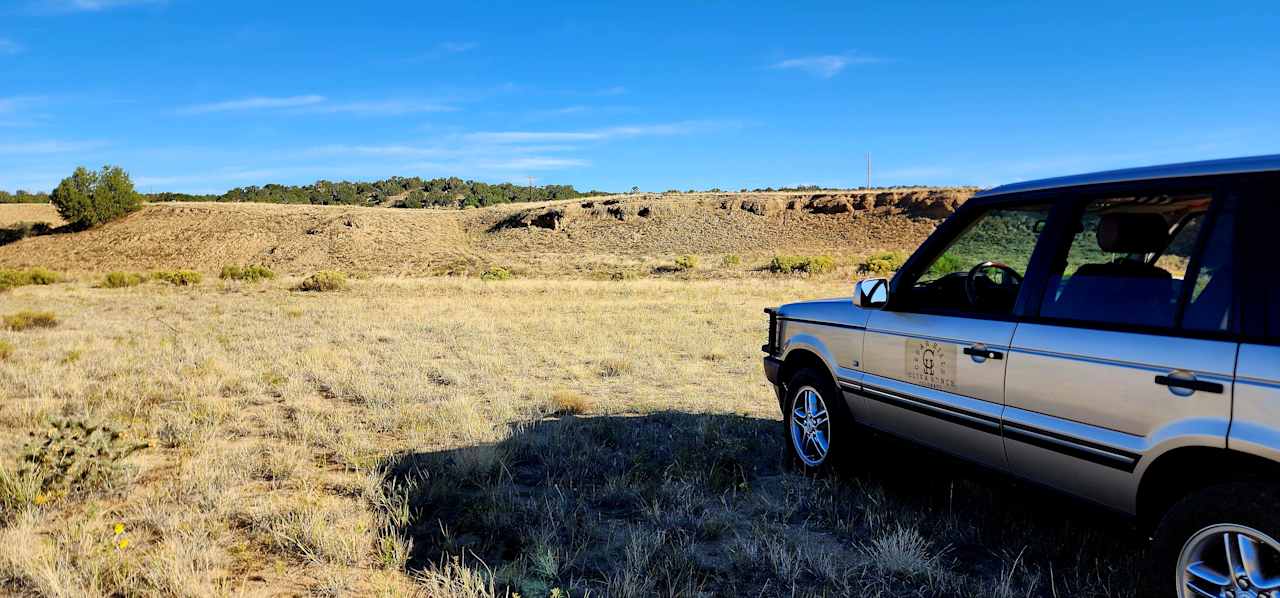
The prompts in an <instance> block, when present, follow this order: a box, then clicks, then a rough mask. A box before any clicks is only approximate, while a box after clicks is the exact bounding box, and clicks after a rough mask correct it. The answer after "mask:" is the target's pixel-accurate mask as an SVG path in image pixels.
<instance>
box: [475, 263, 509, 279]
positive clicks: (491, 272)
mask: <svg viewBox="0 0 1280 598" xmlns="http://www.w3.org/2000/svg"><path fill="white" fill-rule="evenodd" d="M511 276H512V274H511V271H510V270H508V269H506V268H503V267H502V266H493V267H492V268H489V269H488V270H485V271H484V272H483V273H482V274H480V280H510V279H511Z"/></svg>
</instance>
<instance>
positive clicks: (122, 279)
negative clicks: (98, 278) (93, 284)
mask: <svg viewBox="0 0 1280 598" xmlns="http://www.w3.org/2000/svg"><path fill="white" fill-rule="evenodd" d="M146 280H147V275H146V274H138V273H136V272H108V273H107V276H106V277H105V278H103V279H102V284H100V285H98V286H101V287H102V288H104V289H122V288H124V287H136V286H138V285H140V284H142V283H143V282H146Z"/></svg>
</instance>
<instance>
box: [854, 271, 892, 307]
mask: <svg viewBox="0 0 1280 598" xmlns="http://www.w3.org/2000/svg"><path fill="white" fill-rule="evenodd" d="M888 301H889V280H888V279H886V278H868V279H866V280H859V281H858V284H855V285H853V304H854V305H856V306H858V307H862V308H868V309H871V308H878V307H883V306H884V304H885V303H887V302H888Z"/></svg>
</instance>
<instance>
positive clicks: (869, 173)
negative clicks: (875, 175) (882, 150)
mask: <svg viewBox="0 0 1280 598" xmlns="http://www.w3.org/2000/svg"><path fill="white" fill-rule="evenodd" d="M867 190H868V191H870V190H871V152H867Z"/></svg>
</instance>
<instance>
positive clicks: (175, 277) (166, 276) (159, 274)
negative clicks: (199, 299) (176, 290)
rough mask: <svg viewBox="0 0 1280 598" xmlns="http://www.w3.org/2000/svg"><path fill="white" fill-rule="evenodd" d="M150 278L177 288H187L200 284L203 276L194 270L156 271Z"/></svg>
mask: <svg viewBox="0 0 1280 598" xmlns="http://www.w3.org/2000/svg"><path fill="white" fill-rule="evenodd" d="M151 278H154V279H156V280H159V281H163V282H167V283H169V284H171V285H173V286H177V287H189V286H192V285H197V284H200V281H201V280H204V275H202V274H200V273H199V272H196V271H195V270H156V271H155V272H152V273H151Z"/></svg>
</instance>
